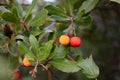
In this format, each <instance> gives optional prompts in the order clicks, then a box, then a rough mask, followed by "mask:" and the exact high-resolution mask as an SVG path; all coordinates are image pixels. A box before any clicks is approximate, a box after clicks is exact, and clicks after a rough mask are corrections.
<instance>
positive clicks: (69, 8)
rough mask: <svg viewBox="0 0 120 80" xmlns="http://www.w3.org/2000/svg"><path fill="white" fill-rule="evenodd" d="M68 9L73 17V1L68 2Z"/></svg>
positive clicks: (67, 0) (68, 0)
mask: <svg viewBox="0 0 120 80" xmlns="http://www.w3.org/2000/svg"><path fill="white" fill-rule="evenodd" d="M66 9H67V12H68V13H69V15H73V9H74V8H73V0H66Z"/></svg>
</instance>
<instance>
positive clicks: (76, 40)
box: [70, 36, 81, 47]
mask: <svg viewBox="0 0 120 80" xmlns="http://www.w3.org/2000/svg"><path fill="white" fill-rule="evenodd" d="M80 45H81V39H80V38H79V37H76V36H74V37H71V38H70V46H72V47H79V46H80Z"/></svg>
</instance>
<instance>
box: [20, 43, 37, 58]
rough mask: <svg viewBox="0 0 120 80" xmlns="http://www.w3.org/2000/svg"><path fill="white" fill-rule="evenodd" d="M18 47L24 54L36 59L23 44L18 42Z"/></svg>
mask: <svg viewBox="0 0 120 80" xmlns="http://www.w3.org/2000/svg"><path fill="white" fill-rule="evenodd" d="M18 47H19V50H20V51H21V52H22V53H23V54H27V55H29V56H30V57H35V56H34V54H33V53H32V52H31V51H30V50H29V49H28V48H27V47H26V46H25V44H24V43H23V42H21V41H18Z"/></svg>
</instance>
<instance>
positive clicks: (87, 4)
mask: <svg viewBox="0 0 120 80" xmlns="http://www.w3.org/2000/svg"><path fill="white" fill-rule="evenodd" d="M98 2H99V0H85V1H84V2H83V3H82V5H81V7H80V8H79V11H78V14H79V13H81V11H82V10H85V14H86V13H88V12H90V11H91V10H92V9H93V8H94V7H95V6H96V4H97V3H98Z"/></svg>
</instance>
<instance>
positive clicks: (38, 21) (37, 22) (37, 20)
mask: <svg viewBox="0 0 120 80" xmlns="http://www.w3.org/2000/svg"><path fill="white" fill-rule="evenodd" d="M47 13H48V11H47V10H46V9H42V10H40V11H39V12H38V13H37V15H36V16H35V17H34V18H33V19H32V20H31V21H30V25H31V26H42V25H43V24H44V23H45V21H46V18H47Z"/></svg>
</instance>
